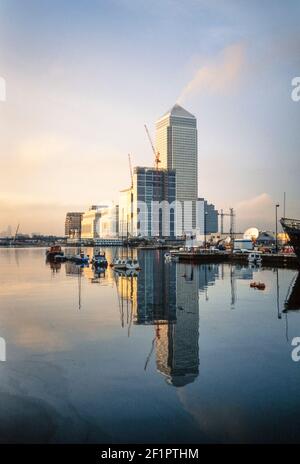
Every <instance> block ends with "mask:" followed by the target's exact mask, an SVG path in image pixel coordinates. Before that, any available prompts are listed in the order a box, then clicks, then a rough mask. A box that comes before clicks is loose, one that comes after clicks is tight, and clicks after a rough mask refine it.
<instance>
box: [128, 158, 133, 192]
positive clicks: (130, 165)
mask: <svg viewBox="0 0 300 464" xmlns="http://www.w3.org/2000/svg"><path fill="white" fill-rule="evenodd" d="M128 162H129V171H130V178H131V188H133V173H132V164H131V156H130V153H128Z"/></svg>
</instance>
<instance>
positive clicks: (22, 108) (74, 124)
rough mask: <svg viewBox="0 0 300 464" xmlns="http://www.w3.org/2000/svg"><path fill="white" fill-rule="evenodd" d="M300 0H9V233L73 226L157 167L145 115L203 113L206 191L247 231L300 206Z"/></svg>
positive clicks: (4, 188)
mask: <svg viewBox="0 0 300 464" xmlns="http://www.w3.org/2000/svg"><path fill="white" fill-rule="evenodd" d="M299 21H300V2H299V1H298V0H295V1H294V0H287V1H285V2H282V1H279V0H259V1H257V0H252V1H251V2H249V1H246V0H235V1H233V0H226V1H225V0H184V1H183V0H149V1H147V0H143V1H139V0H105V1H104V0H88V1H86V0H72V2H70V1H69V0H26V2H25V1H24V0H0V79H1V78H2V80H3V79H4V80H5V84H6V99H5V101H0V231H1V230H5V229H6V228H7V226H8V225H11V227H12V228H13V230H14V228H15V227H16V226H17V224H18V223H20V232H23V233H30V232H40V233H54V234H63V233H64V218H65V214H66V212H67V211H81V210H86V209H87V208H88V207H89V205H91V204H103V203H104V202H111V201H116V202H117V201H118V193H119V190H121V189H123V188H126V187H128V186H129V184H130V173H129V165H128V153H130V154H131V157H132V163H133V165H134V166H135V165H142V166H145V165H150V166H151V165H153V162H154V161H153V155H152V151H151V147H150V144H149V141H148V139H147V136H146V133H145V130H144V124H145V123H146V124H147V125H148V127H149V130H150V132H151V134H152V135H153V138H155V121H156V120H157V119H158V118H159V117H160V116H161V115H162V114H164V113H165V112H166V111H167V110H168V109H169V108H170V107H172V106H173V105H174V104H175V103H176V102H179V103H180V104H181V105H182V106H183V107H184V108H186V109H187V110H188V111H190V112H192V113H193V114H194V115H195V116H196V118H197V125H198V160H199V196H200V197H205V198H206V199H207V200H208V201H209V202H212V203H214V204H215V205H216V207H217V208H218V209H221V208H223V209H224V210H228V209H229V208H230V207H233V208H235V210H236V224H237V229H238V230H241V231H243V230H245V228H247V227H249V226H257V227H259V228H260V229H270V230H274V228H275V225H274V217H275V204H276V203H279V204H280V205H281V206H280V212H279V214H282V212H283V211H282V209H283V194H284V191H285V192H286V215H287V216H289V217H296V218H300V205H299V194H300V186H299V185H300V183H299V178H300V175H299V174H300V161H299V147H300V130H299V121H300V102H295V101H293V100H292V98H291V92H292V85H291V81H292V79H293V78H294V77H295V76H300V27H299Z"/></svg>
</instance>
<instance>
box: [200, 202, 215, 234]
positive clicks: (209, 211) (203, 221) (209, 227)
mask: <svg viewBox="0 0 300 464" xmlns="http://www.w3.org/2000/svg"><path fill="white" fill-rule="evenodd" d="M196 229H197V234H199V235H204V234H206V235H208V234H215V233H217V232H218V210H216V209H215V206H214V205H213V204H210V203H208V202H207V200H205V199H204V198H198V201H197V225H196Z"/></svg>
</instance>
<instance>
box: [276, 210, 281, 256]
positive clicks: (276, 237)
mask: <svg viewBox="0 0 300 464" xmlns="http://www.w3.org/2000/svg"><path fill="white" fill-rule="evenodd" d="M279 206H280V205H279V204H278V203H277V205H276V206H275V221H276V224H275V244H276V245H275V250H276V253H278V237H277V235H278V233H277V222H278V219H277V211H278V208H279Z"/></svg>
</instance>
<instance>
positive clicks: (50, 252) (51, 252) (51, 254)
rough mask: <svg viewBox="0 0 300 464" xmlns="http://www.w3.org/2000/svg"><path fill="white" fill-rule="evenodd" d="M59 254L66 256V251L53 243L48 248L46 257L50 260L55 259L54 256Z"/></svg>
mask: <svg viewBox="0 0 300 464" xmlns="http://www.w3.org/2000/svg"><path fill="white" fill-rule="evenodd" d="M58 256H64V252H63V250H62V248H61V246H60V245H53V246H51V247H50V248H49V249H48V250H46V258H47V259H48V260H54V258H55V257H58Z"/></svg>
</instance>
